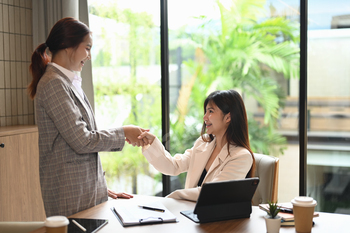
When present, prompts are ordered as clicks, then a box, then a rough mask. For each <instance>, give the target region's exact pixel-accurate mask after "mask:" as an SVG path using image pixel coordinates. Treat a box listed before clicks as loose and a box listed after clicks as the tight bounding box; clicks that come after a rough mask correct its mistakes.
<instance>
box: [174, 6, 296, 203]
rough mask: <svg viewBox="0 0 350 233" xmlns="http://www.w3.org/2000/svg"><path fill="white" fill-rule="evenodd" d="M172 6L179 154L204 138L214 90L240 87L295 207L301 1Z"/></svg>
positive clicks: (256, 138) (257, 142)
mask: <svg viewBox="0 0 350 233" xmlns="http://www.w3.org/2000/svg"><path fill="white" fill-rule="evenodd" d="M168 2H169V48H170V59H169V60H170V71H171V72H170V84H171V85H170V94H171V98H170V100H171V101H170V106H171V109H174V110H175V111H172V115H171V123H172V130H173V131H172V132H171V135H170V139H171V145H170V150H171V152H172V153H176V152H178V153H183V152H184V150H185V149H187V148H191V147H192V146H193V142H194V140H196V139H197V138H198V137H199V135H200V130H201V126H202V124H203V102H204V99H205V98H206V96H207V95H208V94H210V92H212V91H213V90H217V89H219V90H222V89H236V90H238V91H239V92H240V93H241V95H242V97H243V99H244V101H245V104H246V108H247V112H248V117H249V133H250V141H251V146H252V149H253V151H254V152H257V153H264V154H268V155H272V156H276V157H279V158H280V167H281V168H282V169H280V191H279V200H280V201H290V200H291V199H292V198H294V197H295V196H297V195H298V188H297V187H298V181H299V177H298V173H299V167H298V165H299V163H298V157H299V153H298V144H295V143H293V142H292V143H290V144H288V141H287V136H289V135H290V134H292V135H297V129H298V104H297V103H298V92H297V91H298V89H296V91H294V90H293V88H291V86H290V83H291V82H297V81H298V80H299V44H298V43H299V15H298V8H299V2H298V1H294V2H292V3H289V4H287V5H285V4H281V3H280V2H279V1H267V2H265V1H244V0H239V1H216V0H207V1H191V2H190V3H189V2H188V1H179V0H176V1H175V0H169V1H168ZM252 3H254V4H252ZM183 5H187V7H186V9H185V10H184V8H183V7H182V6H183ZM289 103H291V104H292V105H293V104H294V105H295V106H292V107H289V106H288V105H289ZM284 168H287V169H284ZM178 180H179V181H180V182H178V184H179V183H181V182H183V177H180V178H179V179H178ZM182 184H183V183H182ZM177 188H178V187H177Z"/></svg>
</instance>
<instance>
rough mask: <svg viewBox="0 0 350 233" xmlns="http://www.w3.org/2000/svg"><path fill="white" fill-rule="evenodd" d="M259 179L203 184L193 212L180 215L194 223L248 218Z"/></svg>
mask: <svg viewBox="0 0 350 233" xmlns="http://www.w3.org/2000/svg"><path fill="white" fill-rule="evenodd" d="M258 184H259V178H258V177H254V178H246V179H242V180H230V181H221V182H212V183H205V184H203V185H202V189H201V192H200V194H199V197H198V200H197V203H196V206H195V208H194V210H187V211H181V212H180V213H181V214H183V215H185V216H186V217H188V218H189V219H191V220H192V221H194V222H196V223H205V222H215V221H222V220H228V219H234V218H249V217H250V214H251V213H252V198H253V195H254V193H255V190H256V188H257V186H258Z"/></svg>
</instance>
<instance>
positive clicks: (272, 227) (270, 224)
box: [264, 216, 282, 233]
mask: <svg viewBox="0 0 350 233" xmlns="http://www.w3.org/2000/svg"><path fill="white" fill-rule="evenodd" d="M264 218H265V222H266V232H267V233H279V232H280V228H281V219H282V218H281V216H276V217H275V218H271V217H270V216H264Z"/></svg>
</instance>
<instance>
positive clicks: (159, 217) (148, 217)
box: [111, 202, 177, 227]
mask: <svg viewBox="0 0 350 233" xmlns="http://www.w3.org/2000/svg"><path fill="white" fill-rule="evenodd" d="M141 206H145V207H149V208H147V209H145V208H141V207H140V206H139V205H128V206H119V205H118V206H115V207H112V208H111V210H112V212H113V213H114V215H115V216H116V217H117V219H118V220H119V222H120V223H121V224H122V226H123V227H127V226H136V225H145V224H157V223H171V222H177V219H176V216H175V215H174V214H172V213H171V212H170V211H169V210H168V209H167V208H166V207H165V206H164V205H163V204H162V203H160V202H154V203H147V204H145V205H141ZM152 208H156V209H162V210H164V212H160V211H154V210H150V209H152Z"/></svg>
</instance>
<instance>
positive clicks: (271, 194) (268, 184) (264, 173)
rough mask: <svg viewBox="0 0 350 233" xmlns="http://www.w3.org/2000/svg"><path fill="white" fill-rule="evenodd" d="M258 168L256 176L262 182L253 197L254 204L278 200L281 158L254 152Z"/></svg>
mask: <svg viewBox="0 0 350 233" xmlns="http://www.w3.org/2000/svg"><path fill="white" fill-rule="evenodd" d="M254 158H255V164H256V170H255V176H256V177H259V179H260V182H259V185H258V188H257V189H256V191H255V194H254V196H253V199H252V203H253V205H255V206H257V205H259V204H265V203H268V202H269V201H271V202H277V194H278V167H279V159H278V158H275V157H272V156H268V155H263V154H256V153H254Z"/></svg>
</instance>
